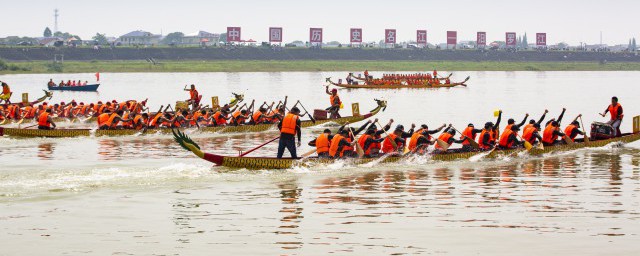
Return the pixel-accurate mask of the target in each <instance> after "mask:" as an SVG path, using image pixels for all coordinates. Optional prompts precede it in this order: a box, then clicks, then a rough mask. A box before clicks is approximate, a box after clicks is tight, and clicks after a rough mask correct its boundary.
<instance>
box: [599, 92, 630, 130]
mask: <svg viewBox="0 0 640 256" xmlns="http://www.w3.org/2000/svg"><path fill="white" fill-rule="evenodd" d="M607 112H609V113H610V114H611V120H609V122H607V123H608V124H609V125H611V127H613V136H614V137H619V136H621V134H622V133H620V124H621V123H622V118H623V117H624V114H623V113H622V105H620V103H618V97H616V96H613V97H611V105H609V106H608V107H607V108H606V109H605V110H604V112H603V113H601V114H600V115H601V116H602V117H605V116H606V115H607Z"/></svg>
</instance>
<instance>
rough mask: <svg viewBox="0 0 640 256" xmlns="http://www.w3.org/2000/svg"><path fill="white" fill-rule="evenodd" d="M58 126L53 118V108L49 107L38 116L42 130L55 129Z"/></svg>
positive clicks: (39, 127)
mask: <svg viewBox="0 0 640 256" xmlns="http://www.w3.org/2000/svg"><path fill="white" fill-rule="evenodd" d="M51 126H53V127H51ZM55 128H56V123H54V122H53V120H52V119H51V109H50V108H47V110H45V111H44V112H42V113H41V114H40V116H38V129H40V130H53V129H55Z"/></svg>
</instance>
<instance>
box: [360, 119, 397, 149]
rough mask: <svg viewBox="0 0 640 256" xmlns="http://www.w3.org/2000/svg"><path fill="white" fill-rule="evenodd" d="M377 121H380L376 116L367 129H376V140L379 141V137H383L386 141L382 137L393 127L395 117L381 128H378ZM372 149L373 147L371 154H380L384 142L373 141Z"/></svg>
mask: <svg viewBox="0 0 640 256" xmlns="http://www.w3.org/2000/svg"><path fill="white" fill-rule="evenodd" d="M376 123H378V118H376V119H375V120H374V121H373V123H371V125H369V128H367V130H373V131H374V133H373V139H374V140H376V141H377V140H379V139H382V140H383V141H384V138H383V137H382V135H383V134H385V133H386V132H387V131H389V129H391V125H392V124H393V119H389V123H387V124H386V125H385V126H383V127H382V128H381V129H380V130H378V127H377V126H376V125H375V124H376ZM363 149H364V147H363ZM370 149H371V156H377V155H378V154H380V151H381V150H382V142H373V143H372V145H371V148H370ZM365 151H366V150H365Z"/></svg>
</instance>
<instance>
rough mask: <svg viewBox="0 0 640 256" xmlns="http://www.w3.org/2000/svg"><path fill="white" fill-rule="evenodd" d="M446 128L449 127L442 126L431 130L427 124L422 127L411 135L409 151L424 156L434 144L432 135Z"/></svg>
mask: <svg viewBox="0 0 640 256" xmlns="http://www.w3.org/2000/svg"><path fill="white" fill-rule="evenodd" d="M445 127H447V125H446V124H442V126H440V127H439V128H438V129H435V130H429V126H427V125H426V124H423V125H421V126H420V129H418V130H417V131H416V132H415V133H413V135H411V139H410V140H409V146H408V148H409V150H411V152H412V153H418V154H424V153H425V152H426V149H427V147H428V146H429V145H432V144H433V137H432V136H431V135H432V134H436V133H439V132H440V131H442V129H444V128H445Z"/></svg>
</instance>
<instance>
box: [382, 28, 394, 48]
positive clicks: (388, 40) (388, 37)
mask: <svg viewBox="0 0 640 256" xmlns="http://www.w3.org/2000/svg"><path fill="white" fill-rule="evenodd" d="M384 43H385V44H395V43H396V30H395V29H385V30H384Z"/></svg>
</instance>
